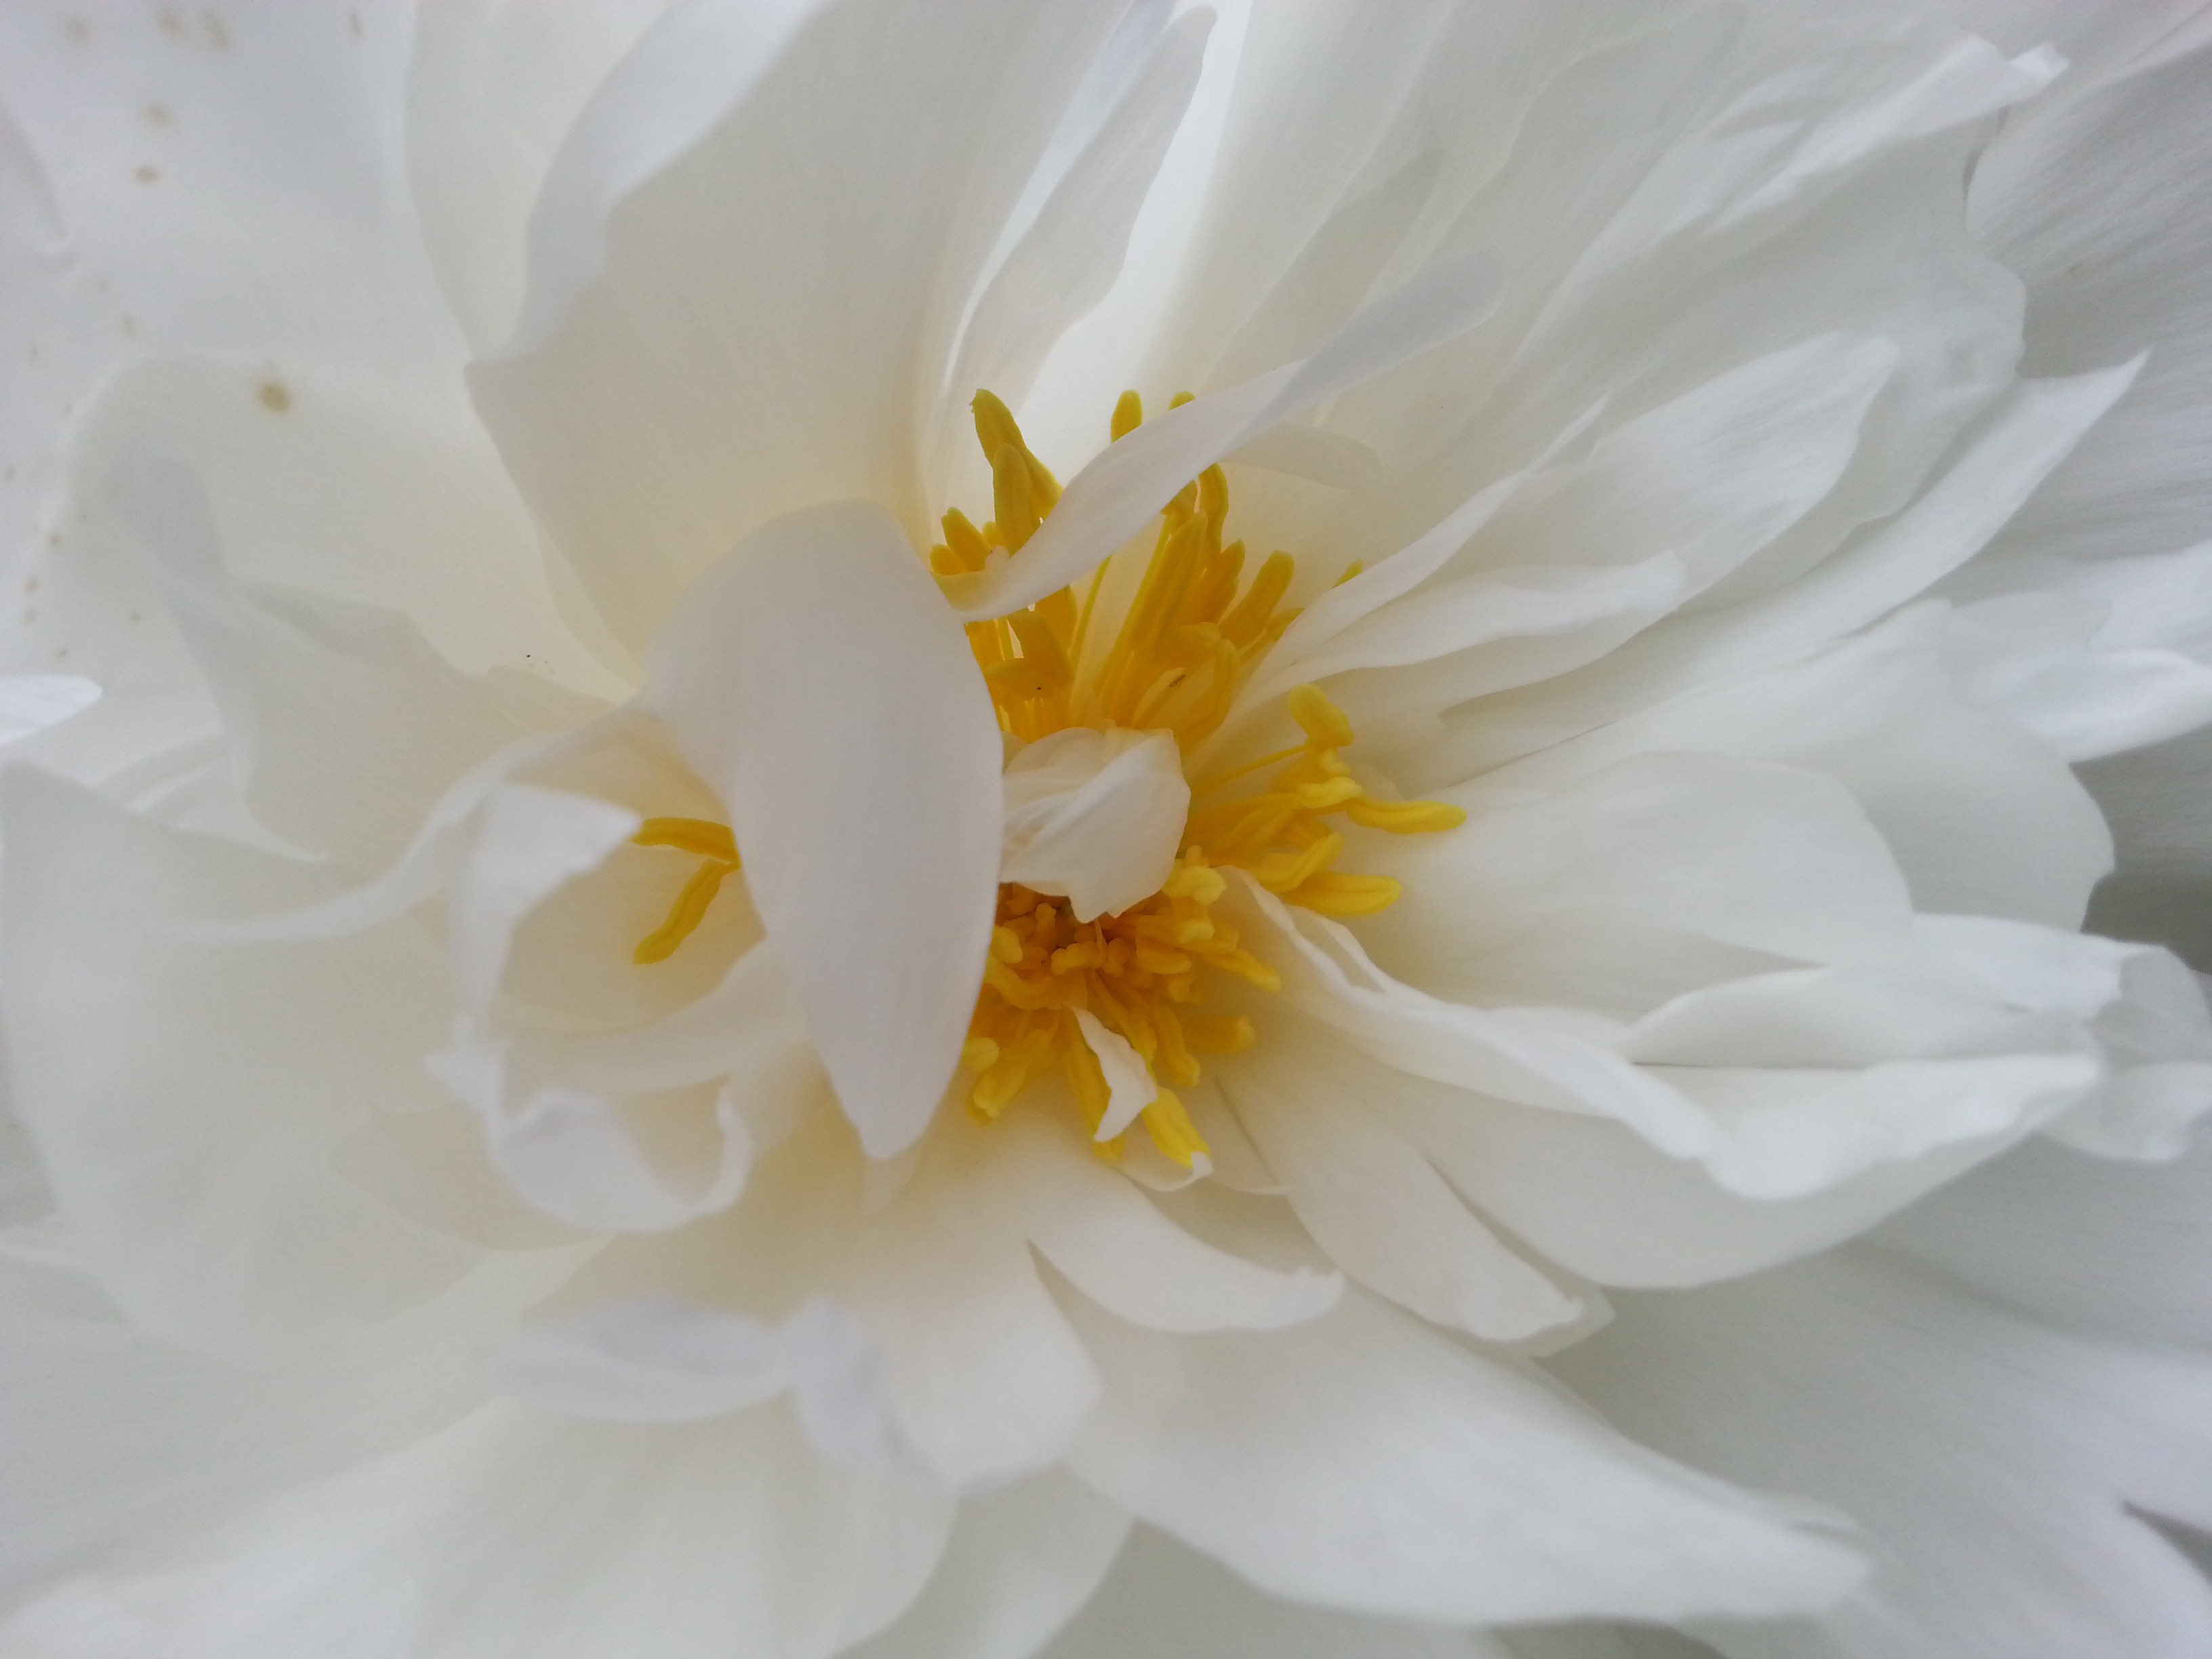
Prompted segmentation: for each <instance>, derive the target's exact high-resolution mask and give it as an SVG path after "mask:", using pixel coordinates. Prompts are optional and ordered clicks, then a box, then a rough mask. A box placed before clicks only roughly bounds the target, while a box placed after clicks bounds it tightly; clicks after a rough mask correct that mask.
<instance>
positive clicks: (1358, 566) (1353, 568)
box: [1334, 559, 1367, 587]
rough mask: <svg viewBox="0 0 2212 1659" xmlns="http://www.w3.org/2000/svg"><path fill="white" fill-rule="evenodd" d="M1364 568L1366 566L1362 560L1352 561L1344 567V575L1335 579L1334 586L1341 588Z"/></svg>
mask: <svg viewBox="0 0 2212 1659" xmlns="http://www.w3.org/2000/svg"><path fill="white" fill-rule="evenodd" d="M1366 568H1367V565H1366V562H1365V561H1364V560H1361V559H1354V560H1353V561H1352V562H1351V563H1350V564H1348V565H1346V566H1345V567H1344V574H1342V575H1341V576H1339V577H1338V578H1337V579H1336V581H1335V583H1334V586H1338V587H1341V586H1344V585H1345V583H1346V582H1348V581H1350V580H1352V578H1353V577H1354V576H1357V575H1358V574H1359V573H1360V572H1361V571H1363V570H1364V569H1366Z"/></svg>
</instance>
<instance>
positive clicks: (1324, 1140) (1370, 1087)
mask: <svg viewBox="0 0 2212 1659" xmlns="http://www.w3.org/2000/svg"><path fill="white" fill-rule="evenodd" d="M1290 1024H1291V1022H1289V1021H1277V1022H1272V1023H1271V1025H1270V1029H1269V1030H1268V1032H1267V1036H1266V1038H1265V1040H1264V1042H1263V1043H1262V1045H1261V1047H1260V1048H1257V1049H1255V1051H1254V1052H1253V1053H1251V1054H1248V1055H1245V1056H1243V1057H1241V1058H1240V1059H1239V1060H1237V1062H1236V1063H1235V1064H1234V1065H1233V1066H1224V1067H1223V1068H1222V1087H1223V1090H1224V1091H1225V1092H1226V1093H1227V1094H1228V1096H1229V1097H1230V1098H1231V1100H1232V1101H1233V1102H1234V1103H1236V1106H1237V1114H1238V1115H1239V1117H1240V1118H1241V1119H1242V1120H1243V1123H1244V1125H1245V1127H1247V1128H1249V1130H1250V1131H1251V1134H1252V1138H1253V1139H1254V1141H1255V1143H1256V1144H1257V1145H1258V1146H1259V1149H1260V1152H1261V1155H1262V1156H1263V1157H1265V1158H1267V1164H1268V1167H1269V1168H1270V1169H1272V1170H1273V1171H1274V1172H1275V1174H1276V1176H1278V1177H1279V1179H1280V1180H1281V1181H1282V1183H1283V1187H1284V1190H1285V1193H1286V1194H1287V1195H1288V1196H1289V1199H1290V1202H1291V1209H1292V1210H1294V1211H1295V1212H1297V1217H1298V1219H1299V1220H1300V1221H1301V1222H1302V1223H1304V1225H1305V1228H1306V1231H1308V1232H1310V1233H1311V1234H1312V1235H1313V1237H1314V1242H1315V1243H1317V1244H1319V1245H1320V1246H1321V1247H1322V1249H1323V1250H1324V1251H1326V1252H1327V1253H1328V1258H1329V1260H1330V1261H1334V1262H1335V1263H1337V1264H1338V1265H1339V1266H1340V1267H1342V1268H1343V1269H1344V1270H1345V1271H1346V1272H1347V1273H1352V1275H1353V1276H1355V1277H1356V1278H1357V1279H1359V1281H1360V1282H1361V1283H1362V1284H1364V1285H1366V1286H1367V1287H1368V1288H1369V1289H1370V1290H1373V1291H1378V1292H1380V1293H1381V1294H1382V1295H1383V1296H1387V1297H1389V1298H1390V1299H1391V1300H1392V1301H1394V1302H1397V1303H1399V1304H1401V1305H1403V1306H1405V1307H1407V1308H1410V1309H1412V1310H1413V1311H1414V1312H1415V1313H1417V1314H1419V1315H1420V1316H1422V1317H1423V1318H1425V1319H1430V1320H1433V1321H1435V1322H1437V1323H1438V1324H1441V1325H1449V1326H1453V1327H1455V1328H1458V1329H1461V1330H1463V1331H1467V1332H1468V1333H1470V1334H1473V1335H1475V1336H1480V1337H1486V1338H1487V1339H1489V1340H1492V1341H1496V1342H1517V1341H1520V1340H1522V1339H1524V1338H1526V1337H1530V1336H1534V1335H1535V1334H1537V1333H1538V1332H1540V1331H1544V1330H1548V1329H1552V1328H1555V1327H1557V1326H1560V1325H1565V1324H1568V1323H1571V1322H1573V1321H1575V1320H1577V1319H1579V1318H1581V1317H1582V1316H1583V1304H1581V1303H1579V1302H1577V1300H1575V1299H1574V1298H1573V1297H1571V1296H1568V1295H1567V1294H1565V1292H1563V1291H1561V1290H1559V1287H1558V1286H1557V1285H1553V1283H1552V1281H1551V1280H1550V1279H1547V1278H1546V1277H1545V1276H1544V1275H1543V1274H1542V1273H1541V1272H1539V1271H1538V1270H1537V1269H1536V1268H1534V1267H1531V1266H1530V1265H1529V1264H1528V1262H1526V1261H1522V1259H1521V1258H1520V1257H1519V1256H1517V1255H1515V1254H1514V1253H1513V1252H1512V1251H1511V1250H1510V1249H1508V1248H1507V1247H1506V1246H1505V1245H1504V1243H1501V1242H1500V1241H1499V1239H1498V1236H1497V1235H1496V1234H1495V1233H1493V1232H1492V1231H1490V1229H1489V1228H1487V1227H1486V1226H1485V1225H1483V1224H1482V1222H1481V1221H1480V1219H1479V1218H1477V1217H1476V1216H1475V1215H1474V1213H1473V1212H1471V1211H1469V1210H1468V1207H1467V1206H1466V1204H1464V1203H1463V1202H1462V1200H1460V1198H1459V1195H1458V1194H1455V1193H1454V1192H1453V1191H1452V1190H1451V1188H1449V1187H1448V1186H1446V1185H1445V1184H1444V1180H1443V1176H1440V1175H1438V1174H1437V1171H1436V1170H1435V1169H1434V1168H1432V1167H1431V1165H1430V1164H1429V1162H1428V1160H1427V1159H1425V1158H1423V1157H1422V1156H1421V1154H1420V1152H1419V1151H1417V1150H1416V1149H1415V1147H1414V1146H1413V1143H1411V1142H1409V1141H1408V1140H1407V1139H1406V1138H1405V1137H1404V1136H1403V1135H1402V1134H1401V1133H1400V1132H1399V1130H1398V1129H1397V1128H1396V1127H1395V1125H1394V1124H1393V1123H1392V1121H1390V1120H1389V1118H1388V1117H1387V1116H1383V1115H1378V1114H1377V1113H1376V1111H1374V1110H1373V1109H1370V1106H1369V1104H1368V1103H1369V1102H1370V1101H1379V1100H1380V1099H1381V1098H1383V1097H1388V1096H1389V1094H1390V1093H1391V1092H1392V1091H1393V1090H1394V1087H1395V1085H1396V1084H1397V1083H1398V1081H1399V1079H1398V1077H1397V1075H1396V1074H1395V1073H1391V1072H1389V1070H1388V1069H1386V1068H1385V1067H1383V1066H1376V1065H1375V1064H1374V1063H1373V1062H1371V1061H1370V1060H1366V1059H1364V1057H1363V1056H1361V1055H1358V1054H1355V1053H1353V1052H1352V1051H1351V1050H1349V1049H1347V1048H1344V1047H1342V1046H1341V1045H1340V1044H1337V1043H1334V1042H1328V1041H1327V1040H1326V1039H1322V1040H1318V1041H1316V1036H1313V1035H1309V1034H1307V1033H1304V1032H1297V1033H1293V1032H1292V1031H1291V1030H1286V1029H1285V1027H1287V1026H1289V1025H1290ZM1415 1086H1416V1087H1418V1086H1419V1085H1415Z"/></svg>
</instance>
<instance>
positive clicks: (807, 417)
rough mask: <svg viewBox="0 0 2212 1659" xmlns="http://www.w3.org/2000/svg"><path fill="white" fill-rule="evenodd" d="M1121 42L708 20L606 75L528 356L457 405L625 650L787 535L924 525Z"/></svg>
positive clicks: (881, 12)
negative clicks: (986, 276) (871, 514)
mask: <svg viewBox="0 0 2212 1659" xmlns="http://www.w3.org/2000/svg"><path fill="white" fill-rule="evenodd" d="M1114 22H1115V9H1114V8H1111V7H1091V6H1075V7H1044V8H1038V7H1035V6H1030V5H1026V4H1020V3H1014V0H993V3H990V4H986V5H979V6H975V7H963V8H961V9H958V10H957V11H955V12H940V11H939V10H937V9H924V10H921V11H916V10H914V9H910V8H908V7H907V6H905V5H903V4H901V3H896V0H891V3H886V0H860V3H854V4H846V5H838V6H816V5H809V4H805V3H802V0H777V3H775V4H773V5H762V4H757V3H754V0H698V3H692V4H689V5H686V6H684V7H683V8H681V9H678V10H676V11H673V12H671V14H670V15H668V17H667V18H666V19H665V20H664V21H663V23H662V24H661V26H660V27H659V28H658V29H656V30H655V31H654V32H653V34H651V35H649V36H648V37H647V39H646V40H644V41H643V42H641V45H640V47H639V49H638V51H637V52H635V53H634V54H633V55H632V57H631V58H630V59H629V61H628V63H626V64H624V65H623V68H622V69H620V70H617V72H616V73H615V74H614V75H613V76H611V78H610V80H609V82H608V83H607V85H606V87H605V88H604V89H603V90H602V92H601V94H599V97H598V99H597V100H595V102H594V105H593V106H592V109H590V110H588V111H587V112H586V114H585V115H584V116H583V117H582V118H581V119H580V122H579V124H578V126H577V129H576V131H575V135H574V137H573V138H572V140H571V142H570V143H569V146H568V150H567V151H566V153H565V154H564V155H562V157H561V158H560V160H559V161H556V164H555V166H554V167H553V170H552V173H551V174H550V177H549V179H548V181H547V186H546V194H545V197H544V204H543V205H542V206H541V208H540V210H539V211H538V215H537V216H536V219H535V222H534V225H533V237H534V239H535V246H533V250H532V297H531V299H530V300H529V301H528V302H527V303H526V307H525V318H524V321H523V323H522V325H521V331H520V335H519V337H518V339H517V341H516V343H515V345H514V348H513V349H514V351H515V352H516V353H519V354H520V355H509V356H503V357H502V358H501V359H500V360H498V361H495V362H486V363H480V364H478V365H477V367H476V368H475V369H474V370H473V371H472V373H471V386H472V388H473V390H474V392H475V394H476V398H477V404H478V407H479V408H480V409H481V410H483V416H484V420H485V423H486V424H487V426H489V428H490V429H491V431H492V433H493V435H494V436H495V438H496V440H497V441H498V443H499V446H500V449H501V453H502V454H503V455H504V456H505V457H506V458H507V466H508V469H509V471H511V472H512V473H513V476H514V477H515V478H516V479H517V480H518V482H519V483H520V486H521V488H522V490H523V492H524V494H525V495H527V496H528V497H529V499H530V501H531V505H532V507H533V509H534V510H535V511H536V513H537V514H538V519H539V520H541V521H542V522H543V523H544V525H545V526H546V528H547V530H548V532H550V534H551V536H552V538H553V539H554V541H555V542H556V544H558V546H559V548H560V550H561V551H562V554H563V555H565V556H566V557H567V558H568V561H569V562H571V563H572V564H573V565H574V568H575V570H576V574H577V575H578V577H579V579H580V582H581V585H582V586H583V588H584V590H585V592H586V593H587V594H588V595H589V596H590V599H591V600H592V603H593V604H594V605H596V606H597V607H598V608H599V611H600V612H601V613H602V614H603V616H604V617H605V621H606V623H607V626H608V627H609V629H611V631H612V632H613V633H614V634H615V635H617V637H618V638H619V639H621V640H622V641H623V642H625V643H626V644H627V645H629V647H631V648H633V649H636V648H640V647H642V646H643V644H644V643H645V641H647V639H648V638H649V637H650V636H651V635H653V632H654V631H655V630H656V629H659V627H660V626H661V624H662V623H663V622H664V621H665V619H666V618H667V617H668V616H669V614H670V612H671V608H672V607H673V606H674V605H676V604H677V603H678V595H679V594H680V593H681V592H683V591H684V588H685V587H687V586H689V585H690V583H691V582H692V581H693V580H696V578H697V577H698V576H699V574H701V573H702V571H704V570H706V569H707V568H708V567H709V566H710V565H712V564H713V563H714V562H715V561H716V560H717V559H719V558H720V557H721V556H723V555H724V554H726V552H727V551H728V550H729V549H730V547H731V546H732V544H734V543H736V542H737V541H738V540H739V539H740V538H743V537H744V536H746V535H747V534H749V533H750V532H752V531H754V530H755V529H757V527H759V526H762V525H763V524H765V523H767V522H769V520H773V519H775V518H777V517H780V516H781V515H782V514H785V513H791V512H793V511H797V510H799V509H803V508H806V507H814V506H817V505H818V504H820V503H822V502H825V501H842V500H848V499H853V498H859V499H862V500H866V501H876V502H878V503H881V504H883V505H884V507H886V508H887V509H888V510H890V511H891V512H892V513H896V515H897V516H898V517H899V518H900V520H902V523H903V524H904V525H905V526H907V527H908V530H910V531H913V532H920V530H921V527H922V526H924V525H925V524H927V521H928V520H929V518H930V516H931V509H930V507H929V505H928V503H927V502H926V501H923V500H922V499H921V479H920V477H919V476H918V474H919V471H920V466H921V457H920V453H919V452H920V450H921V444H922V441H923V438H922V428H923V422H922V421H921V419H919V418H917V416H920V415H921V414H922V413H923V412H925V411H928V410H935V409H936V408H938V407H939V405H940V404H941V402H942V400H943V398H944V395H945V393H944V386H943V375H944V373H945V368H946V365H947V363H948V362H949V361H950V357H951V349H952V345H953V342H954V338H955V336H956V334H957V328H958V325H959V323H960V320H961V317H962V315H963V311H964V309H965V307H966V303H967V301H968V300H969V297H970V296H971V295H972V294H973V293H974V291H975V286H976V284H977V283H978V281H979V279H980V276H981V264H982V262H983V260H984V258H986V257H987V254H988V253H989V252H990V250H991V247H992V246H993V243H994V240H995V237H996V234H997V231H998V228H999V226H1000V222H1002V220H1003V219H1004V217H1005V216H1006V213H1007V212H1008V210H1010V209H1011V208H1012V205H1013V204H1014V203H1015V201H1016V200H1017V199H1018V197H1019V195H1020V193H1021V191H1022V187H1023V185H1024V182H1025V181H1026V179H1027V178H1028V176H1029V173H1030V169H1031V168H1032V167H1034V166H1035V164H1036V160H1037V158H1038V155H1039V154H1040V153H1041V152H1042V149H1043V148H1044V146H1045V144H1046V143H1047V141H1048V138H1049V137H1050V135H1051V132H1052V129H1053V126H1054V123H1055V122H1056V121H1057V120H1058V118H1059V117H1060V113H1061V112H1062V110H1063V108H1064V106H1065V100H1066V98H1067V96H1068V94H1070V93H1071V92H1072V91H1073V88H1075V87H1076V86H1077V85H1078V84H1079V82H1080V81H1081V79H1082V77H1083V75H1084V72H1085V70H1086V69H1087V67H1088V66H1089V64H1090V62H1091V58H1092V56H1093V54H1094V53H1095V52H1097V50H1098V49H1099V47H1100V46H1101V45H1102V44H1103V41H1104V40H1106V38H1107V37H1108V35H1109V32H1110V30H1111V28H1112V26H1113V24H1114ZM956 85H957V86H960V87H963V88H966V89H967V95H965V96H963V97H960V98H957V99H948V98H947V97H946V96H945V88H947V87H951V86H956ZM694 140H696V142H693V141H694ZM802 155H803V156H807V157H811V158H812V161H813V162H814V163H816V164H818V166H819V167H821V168H822V169H824V170H825V171H823V172H822V173H817V172H816V171H814V169H813V167H811V166H810V167H803V168H794V167H793V157H794V156H802ZM823 177H828V178H834V179H836V181H837V183H836V188H835V189H826V190H825V189H823V188H822V187H820V184H819V179H821V178H823ZM602 251H604V252H602ZM594 273H596V280H592V276H593V274H594ZM586 283H588V286H586ZM738 295H743V296H744V298H743V301H742V303H734V302H733V301H734V297H735V296H738ZM541 296H542V297H541ZM1170 493H1172V491H1170ZM1155 505H1156V506H1157V503H1155ZM925 545H926V543H925Z"/></svg>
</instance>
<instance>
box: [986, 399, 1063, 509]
mask: <svg viewBox="0 0 2212 1659" xmlns="http://www.w3.org/2000/svg"><path fill="white" fill-rule="evenodd" d="M969 408H970V409H971V410H974V412H975V440H976V441H977V442H978V443H980V444H981V445H982V447H983V453H984V454H986V455H987V456H991V457H993V458H994V462H995V458H996V457H997V455H998V453H999V452H1000V450H1002V449H1011V450H1012V451H1014V453H1016V454H1018V455H1019V456H1020V457H1021V459H1022V465H1023V468H1024V471H1027V472H1028V474H1029V480H1030V495H1031V497H1032V498H1033V499H1034V500H1035V501H1036V506H1037V510H1038V512H1040V513H1049V512H1051V511H1052V507H1053V503H1054V502H1055V501H1058V500H1059V499H1060V480H1059V479H1057V478H1055V477H1053V476H1052V472H1051V470H1050V469H1049V468H1048V467H1047V466H1046V465H1045V464H1044V463H1043V462H1042V461H1041V460H1039V459H1037V458H1036V455H1034V454H1033V453H1030V447H1029V441H1028V440H1026V439H1024V437H1023V436H1022V429H1021V428H1020V426H1019V425H1018V424H1017V423H1016V422H1015V420H1014V416H1013V411H1012V410H1010V409H1008V408H1007V407H1006V404H1005V403H1004V402H1003V401H1002V400H1001V399H1000V398H999V397H997V396H996V395H995V394H994V393H992V392H977V393H976V394H975V399H974V401H973V402H972V403H970V404H969ZM999 522H1000V524H1004V523H1005V522H1006V519H1005V517H1004V516H1003V515H1002V516H1001V517H1000V520H999ZM1012 545H1015V546H1018V545H1019V543H1014V544H1012Z"/></svg>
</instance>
